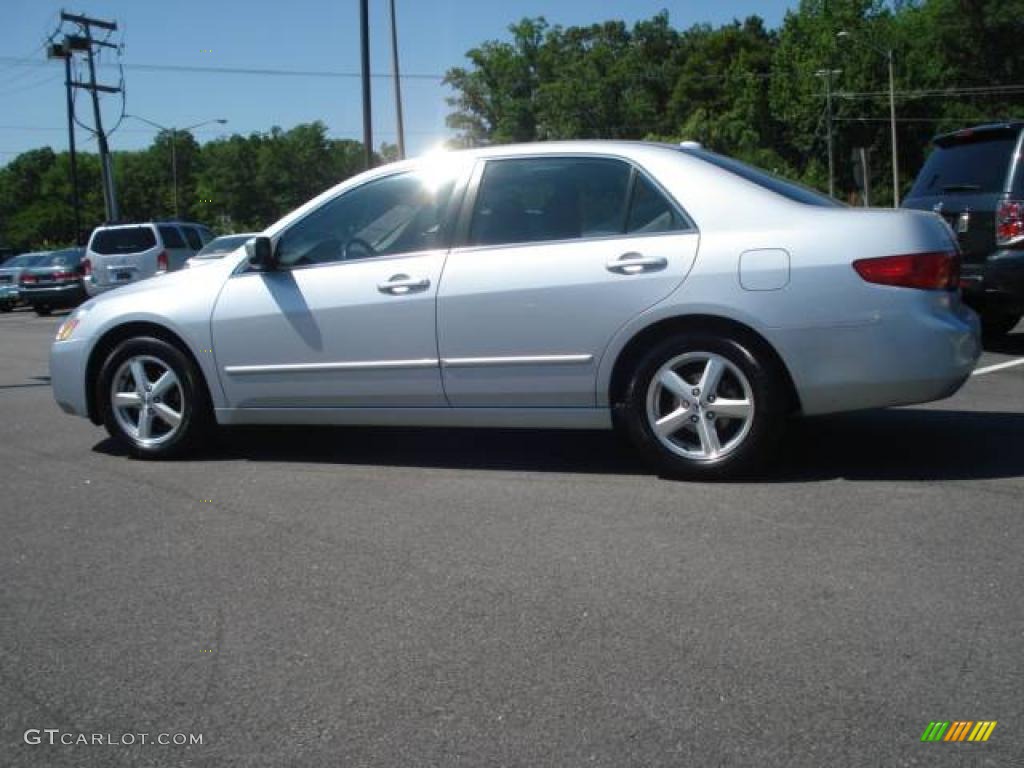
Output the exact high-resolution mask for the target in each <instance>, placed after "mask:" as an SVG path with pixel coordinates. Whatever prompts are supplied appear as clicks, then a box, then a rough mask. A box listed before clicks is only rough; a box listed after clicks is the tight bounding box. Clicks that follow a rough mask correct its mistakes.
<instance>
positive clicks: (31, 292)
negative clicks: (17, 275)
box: [19, 283, 86, 307]
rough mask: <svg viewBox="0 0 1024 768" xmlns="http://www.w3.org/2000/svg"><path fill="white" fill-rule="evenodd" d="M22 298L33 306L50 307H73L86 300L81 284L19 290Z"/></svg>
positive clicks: (22, 288)
mask: <svg viewBox="0 0 1024 768" xmlns="http://www.w3.org/2000/svg"><path fill="white" fill-rule="evenodd" d="M19 293H20V297H21V299H22V300H23V301H27V302H28V303H29V304H31V305H32V306H36V305H39V304H47V305H49V306H54V307H56V306H62V307H72V306H75V305H76V304H80V303H82V302H83V301H85V299H86V294H85V288H83V287H82V284H81V283H74V284H72V285H54V286H46V287H44V288H26V287H24V286H22V287H21V288H20V289H19Z"/></svg>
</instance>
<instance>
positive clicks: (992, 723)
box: [921, 720, 998, 741]
mask: <svg viewBox="0 0 1024 768" xmlns="http://www.w3.org/2000/svg"><path fill="white" fill-rule="evenodd" d="M996 722H998V721H996V720H977V721H975V720H954V721H953V722H950V721H949V720H938V721H935V720H933V721H932V722H930V723H928V727H927V728H925V729H924V733H922V734H921V741H988V737H989V736H991V735H992V731H994V730H995V727H996Z"/></svg>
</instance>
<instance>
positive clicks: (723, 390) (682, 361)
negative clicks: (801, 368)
mask: <svg viewBox="0 0 1024 768" xmlns="http://www.w3.org/2000/svg"><path fill="white" fill-rule="evenodd" d="M647 420H648V424H649V425H650V428H651V431H652V432H653V433H654V435H655V437H657V439H658V441H659V442H660V443H661V444H662V445H663V446H664V447H665V448H667V449H668V450H670V451H671V452H672V453H674V454H676V455H678V456H682V457H683V458H686V459H693V460H697V461H710V460H713V459H718V458H721V457H722V456H725V455H727V454H729V453H731V452H733V451H734V450H736V449H737V448H738V447H739V446H740V444H741V443H742V442H743V440H744V439H745V438H746V437H747V435H748V434H749V433H750V429H751V426H752V425H753V421H754V396H753V390H752V388H751V386H750V382H749V381H748V380H747V377H746V376H745V375H744V373H743V372H742V371H741V370H740V369H739V368H738V367H737V366H736V365H735V364H733V363H732V362H730V361H729V360H727V359H726V358H725V357H723V356H722V355H717V354H714V353H712V352H687V353H685V354H682V355H678V356H676V357H673V358H672V359H671V360H669V361H668V362H666V363H665V364H664V365H662V366H661V368H659V369H658V371H657V372H656V373H655V374H654V376H653V377H652V378H651V383H650V385H649V386H648V389H647Z"/></svg>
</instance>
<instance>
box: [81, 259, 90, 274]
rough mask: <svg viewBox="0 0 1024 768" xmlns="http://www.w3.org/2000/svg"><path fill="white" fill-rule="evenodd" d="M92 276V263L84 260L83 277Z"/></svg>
mask: <svg viewBox="0 0 1024 768" xmlns="http://www.w3.org/2000/svg"><path fill="white" fill-rule="evenodd" d="M91 274H92V262H91V261H89V260H88V259H82V277H89V275H91Z"/></svg>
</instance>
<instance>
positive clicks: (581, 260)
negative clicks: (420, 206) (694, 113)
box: [438, 155, 698, 407]
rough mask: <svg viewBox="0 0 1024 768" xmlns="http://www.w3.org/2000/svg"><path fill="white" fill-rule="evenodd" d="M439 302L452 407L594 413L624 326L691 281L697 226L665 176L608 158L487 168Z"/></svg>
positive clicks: (481, 171) (538, 159)
mask: <svg viewBox="0 0 1024 768" xmlns="http://www.w3.org/2000/svg"><path fill="white" fill-rule="evenodd" d="M459 229H460V234H459V238H460V242H459V245H458V247H456V248H454V249H453V250H452V252H451V253H450V254H449V256H448V261H447V264H446V266H445V273H444V278H443V280H442V282H441V288H440V291H439V294H438V348H439V352H440V356H441V360H442V372H443V379H444V387H445V394H446V396H447V398H448V401H449V402H450V403H451V404H452V405H453V406H471V407H555V406H560V407H594V406H595V405H596V396H595V389H596V373H597V366H598V363H599V361H600V358H601V354H602V352H603V350H604V348H605V346H606V345H607V344H608V342H609V341H610V340H611V338H612V336H613V335H614V333H615V331H616V330H617V329H619V328H620V327H622V325H623V324H624V323H626V322H627V321H628V320H629V319H630V318H632V317H634V316H636V315H637V314H639V313H640V312H643V311H644V310H645V309H647V308H648V307H650V306H652V305H653V304H655V303H657V302H658V301H660V300H661V299H663V298H665V297H666V296H667V295H668V294H669V293H671V292H672V290H673V289H675V288H676V286H678V285H679V283H680V282H681V281H682V280H683V279H684V277H685V276H686V273H687V272H688V271H689V269H690V267H691V266H692V264H693V260H694V257H695V255H696V250H697V238H698V236H697V232H696V230H695V228H694V227H693V225H692V224H691V223H690V222H689V220H688V219H687V217H686V216H685V214H684V213H683V212H682V211H681V210H680V209H679V208H678V206H676V205H675V204H674V203H673V202H672V201H671V200H670V199H669V198H668V196H667V195H666V194H665V193H664V191H663V190H662V189H661V188H660V187H659V185H657V184H656V183H655V182H654V181H653V179H652V178H651V177H650V176H648V174H646V173H645V172H643V171H642V170H641V169H639V168H637V167H635V166H634V165H632V164H631V163H629V162H627V161H625V160H623V159H619V158H613V157H604V156H550V155H548V156H534V157H513V158H497V159H492V160H488V161H486V163H484V164H482V166H481V167H479V168H478V169H477V172H476V174H475V175H474V181H473V183H472V184H471V187H470V193H469V195H467V210H466V212H465V213H464V219H463V221H462V222H461V223H460V228H459Z"/></svg>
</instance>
